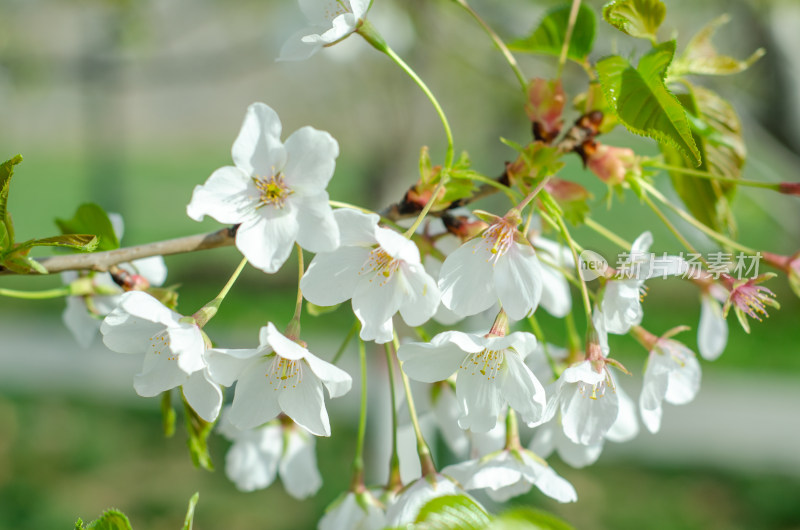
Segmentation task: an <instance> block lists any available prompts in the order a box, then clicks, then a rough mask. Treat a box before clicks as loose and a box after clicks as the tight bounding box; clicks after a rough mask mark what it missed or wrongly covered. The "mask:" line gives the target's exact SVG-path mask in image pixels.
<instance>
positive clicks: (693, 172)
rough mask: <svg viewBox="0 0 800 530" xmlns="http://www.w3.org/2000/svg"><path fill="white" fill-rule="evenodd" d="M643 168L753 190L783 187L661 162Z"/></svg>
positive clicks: (651, 163) (777, 184)
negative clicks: (746, 187)
mask: <svg viewBox="0 0 800 530" xmlns="http://www.w3.org/2000/svg"><path fill="white" fill-rule="evenodd" d="M642 166H643V167H654V168H658V169H663V170H665V171H671V172H672V173H681V174H683V175H689V176H692V177H697V178H701V179H708V180H716V181H719V182H730V183H731V184H738V185H740V186H750V187H752V188H766V189H769V190H774V191H780V186H781V184H780V182H761V181H758V180H744V179H738V178H731V177H723V176H722V175H716V174H714V173H710V172H708V171H701V170H699V169H691V168H685V167H680V166H670V165H668V164H661V163H660V162H655V161H652V162H644V163H643V164H642Z"/></svg>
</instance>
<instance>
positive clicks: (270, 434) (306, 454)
mask: <svg viewBox="0 0 800 530" xmlns="http://www.w3.org/2000/svg"><path fill="white" fill-rule="evenodd" d="M229 416H230V407H226V408H225V410H224V411H223V412H222V419H221V420H220V424H219V427H218V431H219V432H220V434H222V435H223V436H224V437H225V438H227V439H228V440H230V441H231V442H233V445H231V447H230V449H228V453H227V454H226V455H225V475H226V476H227V477H228V478H229V479H230V480H231V482H233V483H234V484H235V485H236V487H237V488H238V489H239V490H241V491H255V490H259V489H263V488H266V487H268V486H269V485H271V484H272V483H273V482H274V481H275V477H276V476H277V475H278V474H280V477H281V481H282V482H283V487H284V488H286V491H287V492H288V493H289V495H291V496H292V497H294V498H296V499H305V498H308V497H310V496H312V495H314V494H315V493H316V492H317V491H318V490H319V488H320V486H322V477H321V476H320V474H319V470H318V469H317V457H316V453H315V451H314V445H315V438H314V437H313V436H312V435H311V434H309V433H308V432H306V431H305V430H304V429H303V428H302V427H300V426H298V425H296V424H295V423H294V422H292V421H291V420H289V419H288V418H286V417H282V418H281V419H280V420H276V421H270V422H269V423H267V424H266V425H262V426H259V427H256V428H253V429H244V430H243V429H239V428H237V427H236V426H235V425H234V424H233V423H231V421H230V418H229Z"/></svg>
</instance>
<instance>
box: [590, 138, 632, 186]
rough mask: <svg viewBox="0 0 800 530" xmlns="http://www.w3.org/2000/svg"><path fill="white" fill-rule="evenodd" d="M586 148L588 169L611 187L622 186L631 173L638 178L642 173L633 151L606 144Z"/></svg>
mask: <svg viewBox="0 0 800 530" xmlns="http://www.w3.org/2000/svg"><path fill="white" fill-rule="evenodd" d="M586 147H587V149H586V155H587V156H586V167H588V168H589V170H590V171H591V172H592V173H594V174H595V175H597V176H598V177H600V180H602V181H603V182H605V183H606V184H608V185H610V186H616V185H618V184H622V182H623V181H624V180H625V177H626V176H627V175H628V174H629V173H632V174H633V175H636V176H638V175H641V173H642V169H641V167H640V166H639V163H638V162H637V160H636V154H635V153H634V152H633V150H632V149H629V148H627V147H613V146H610V145H604V144H594V145H593V146H592V148H591V149H589V148H588V147H589V146H586Z"/></svg>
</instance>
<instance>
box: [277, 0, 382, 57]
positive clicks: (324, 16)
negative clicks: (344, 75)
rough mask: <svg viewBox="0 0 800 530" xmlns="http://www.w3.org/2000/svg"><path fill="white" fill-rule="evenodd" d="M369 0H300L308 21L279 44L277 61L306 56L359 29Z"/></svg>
mask: <svg viewBox="0 0 800 530" xmlns="http://www.w3.org/2000/svg"><path fill="white" fill-rule="evenodd" d="M370 3H371V2H370V0H300V9H302V10H303V14H304V15H305V16H306V18H307V19H308V21H309V23H310V24H311V26H310V27H307V28H304V29H301V30H299V31H297V32H296V33H295V34H293V35H292V36H291V37H289V39H288V40H287V41H286V43H285V44H284V45H283V47H282V48H281V53H280V56H279V57H278V60H279V61H302V60H304V59H308V58H309V57H311V56H312V55H314V54H315V53H317V51H319V50H320V49H322V48H323V47H324V46H330V45H331V44H335V43H337V42H339V41H340V40H342V39H344V38H346V37H347V36H348V35H350V34H351V33H353V32H354V31H355V30H356V29H358V25H359V24H360V23H361V20H362V19H363V18H364V16H365V15H366V14H367V9H369V5H370Z"/></svg>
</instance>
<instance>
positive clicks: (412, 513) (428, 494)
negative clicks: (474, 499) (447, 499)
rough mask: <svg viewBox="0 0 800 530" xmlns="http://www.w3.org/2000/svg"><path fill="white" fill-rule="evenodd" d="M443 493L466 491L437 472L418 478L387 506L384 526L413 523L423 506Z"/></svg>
mask: <svg viewBox="0 0 800 530" xmlns="http://www.w3.org/2000/svg"><path fill="white" fill-rule="evenodd" d="M445 495H466V493H464V491H463V490H462V489H461V488H460V487H459V486H458V485H456V483H455V482H453V481H452V479H450V478H448V477H446V476H444V475H440V474H439V473H435V474H430V475H428V476H425V477H421V478H418V479H417V480H416V481H414V482H413V483H412V484H410V485H409V486H408V487H407V488H406V490H405V491H403V493H402V494H401V495H400V496H399V497H398V498H397V499H395V501H394V502H393V503H392V504H391V505H389V506H388V507H387V509H386V526H387V527H389V528H395V527H405V525H407V524H409V523H413V522H414V521H415V519H416V518H417V515H419V511H420V510H421V509H422V507H423V506H425V505H426V504H427V503H428V502H430V501H431V500H433V499H435V498H437V497H443V496H445ZM467 496H469V495H467Z"/></svg>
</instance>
